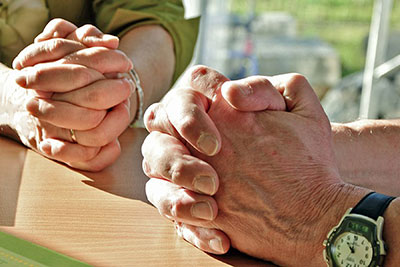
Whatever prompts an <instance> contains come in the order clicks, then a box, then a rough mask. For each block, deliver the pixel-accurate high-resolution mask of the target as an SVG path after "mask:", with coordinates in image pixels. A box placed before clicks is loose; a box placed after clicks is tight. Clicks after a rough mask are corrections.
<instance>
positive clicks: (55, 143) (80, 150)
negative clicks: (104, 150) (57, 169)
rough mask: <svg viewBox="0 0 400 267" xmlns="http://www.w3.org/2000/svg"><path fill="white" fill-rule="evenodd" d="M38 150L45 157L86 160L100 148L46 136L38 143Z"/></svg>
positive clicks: (62, 160)
mask: <svg viewBox="0 0 400 267" xmlns="http://www.w3.org/2000/svg"><path fill="white" fill-rule="evenodd" d="M38 149H39V151H40V152H42V153H43V154H44V155H45V156H46V157H49V158H51V159H54V160H57V161H61V162H64V163H65V162H71V161H88V160H91V159H93V158H94V157H95V156H96V155H97V153H98V152H99V150H100V148H98V147H85V146H82V145H79V144H74V143H70V142H66V141H62V140H57V139H52V138H47V139H45V140H44V141H42V142H41V143H40V144H39V147H38Z"/></svg>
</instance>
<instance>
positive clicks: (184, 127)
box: [150, 88, 221, 156]
mask: <svg viewBox="0 0 400 267" xmlns="http://www.w3.org/2000/svg"><path fill="white" fill-rule="evenodd" d="M162 103H163V106H164V107H165V111H166V113H167V116H168V119H169V121H170V122H171V123H172V125H173V126H174V128H175V129H176V130H177V132H178V133H179V135H180V136H182V138H184V139H185V140H186V141H187V142H189V143H190V144H191V145H192V146H193V147H194V148H196V149H197V150H198V151H199V152H201V153H204V154H206V155H209V156H212V155H215V154H217V153H218V151H219V150H220V148H221V136H220V134H219V132H218V130H217V127H216V126H215V124H214V122H213V121H212V120H211V118H210V117H209V116H208V114H207V113H206V110H207V109H208V106H207V105H208V104H207V100H206V99H205V97H204V95H203V94H201V93H199V92H197V91H194V90H191V89H188V88H180V89H175V90H174V91H171V92H170V93H168V95H167V96H166V97H165V99H163V102H162ZM150 115H151V114H150Z"/></svg>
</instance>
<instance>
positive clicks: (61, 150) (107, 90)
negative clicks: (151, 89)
mask: <svg viewBox="0 0 400 267" xmlns="http://www.w3.org/2000/svg"><path fill="white" fill-rule="evenodd" d="M118 45H119V40H118V38H117V37H115V36H111V35H108V34H103V33H102V32H101V31H100V30H98V29H97V28H95V27H94V26H91V25H85V26H82V27H80V28H77V27H76V26H75V25H73V24H71V23H70V22H67V21H65V20H62V19H54V20H52V21H51V22H49V24H48V25H47V26H46V27H45V29H44V31H43V32H42V33H41V34H40V35H38V36H37V37H36V39H35V42H34V43H33V44H31V45H29V46H28V47H26V48H25V49H24V50H23V51H21V52H20V54H19V55H18V56H17V57H16V58H15V60H14V62H13V68H14V70H12V71H11V73H10V74H9V75H8V79H7V83H6V85H5V86H7V96H6V98H7V102H8V103H11V104H12V106H13V108H10V110H11V111H10V113H11V114H10V117H11V121H12V128H13V129H14V130H15V131H16V132H17V135H18V138H19V139H20V140H21V142H23V143H24V144H25V145H27V146H28V147H31V148H32V149H34V150H35V151H37V152H39V153H40V154H43V155H44V156H46V157H49V158H51V159H54V160H57V161H60V162H64V163H66V164H68V165H69V166H71V167H74V168H78V169H83V170H90V171H97V170H101V169H103V168H104V167H106V166H108V165H110V164H111V163H112V162H114V161H115V160H116V158H117V157H118V156H119V154H120V146H119V142H118V136H119V135H120V134H121V133H122V132H123V131H124V130H125V129H126V127H127V126H128V124H129V123H130V122H131V121H132V119H133V117H134V115H135V114H130V113H131V112H130V109H131V108H130V105H131V103H130V102H129V96H130V95H131V94H132V92H134V90H135V88H134V84H133V83H132V81H130V80H128V79H127V78H124V77H123V76H122V75H121V74H123V73H126V72H128V71H129V70H130V69H131V68H132V66H133V65H132V62H131V61H130V59H129V58H128V57H127V56H126V55H125V54H124V53H123V52H122V51H120V50H118V49H117V48H118ZM133 105H136V103H133ZM15 107H18V108H15ZM70 129H72V133H73V134H74V135H75V136H74V137H75V140H72V138H71V130H70Z"/></svg>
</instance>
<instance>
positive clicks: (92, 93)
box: [83, 90, 103, 104]
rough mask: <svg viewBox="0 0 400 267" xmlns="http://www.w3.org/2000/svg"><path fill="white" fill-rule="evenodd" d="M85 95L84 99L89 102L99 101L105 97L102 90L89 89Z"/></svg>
mask: <svg viewBox="0 0 400 267" xmlns="http://www.w3.org/2000/svg"><path fill="white" fill-rule="evenodd" d="M83 97H84V99H83V100H84V101H85V102H87V103H95V104H97V103H99V102H100V100H102V99H103V97H102V96H101V91H100V90H87V91H86V94H85V95H84V96H83Z"/></svg>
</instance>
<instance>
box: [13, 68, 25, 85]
mask: <svg viewBox="0 0 400 267" xmlns="http://www.w3.org/2000/svg"><path fill="white" fill-rule="evenodd" d="M14 79H15V82H16V83H17V84H18V85H19V86H21V87H25V86H26V75H25V73H24V72H23V71H18V72H16V74H15V76H14Z"/></svg>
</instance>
